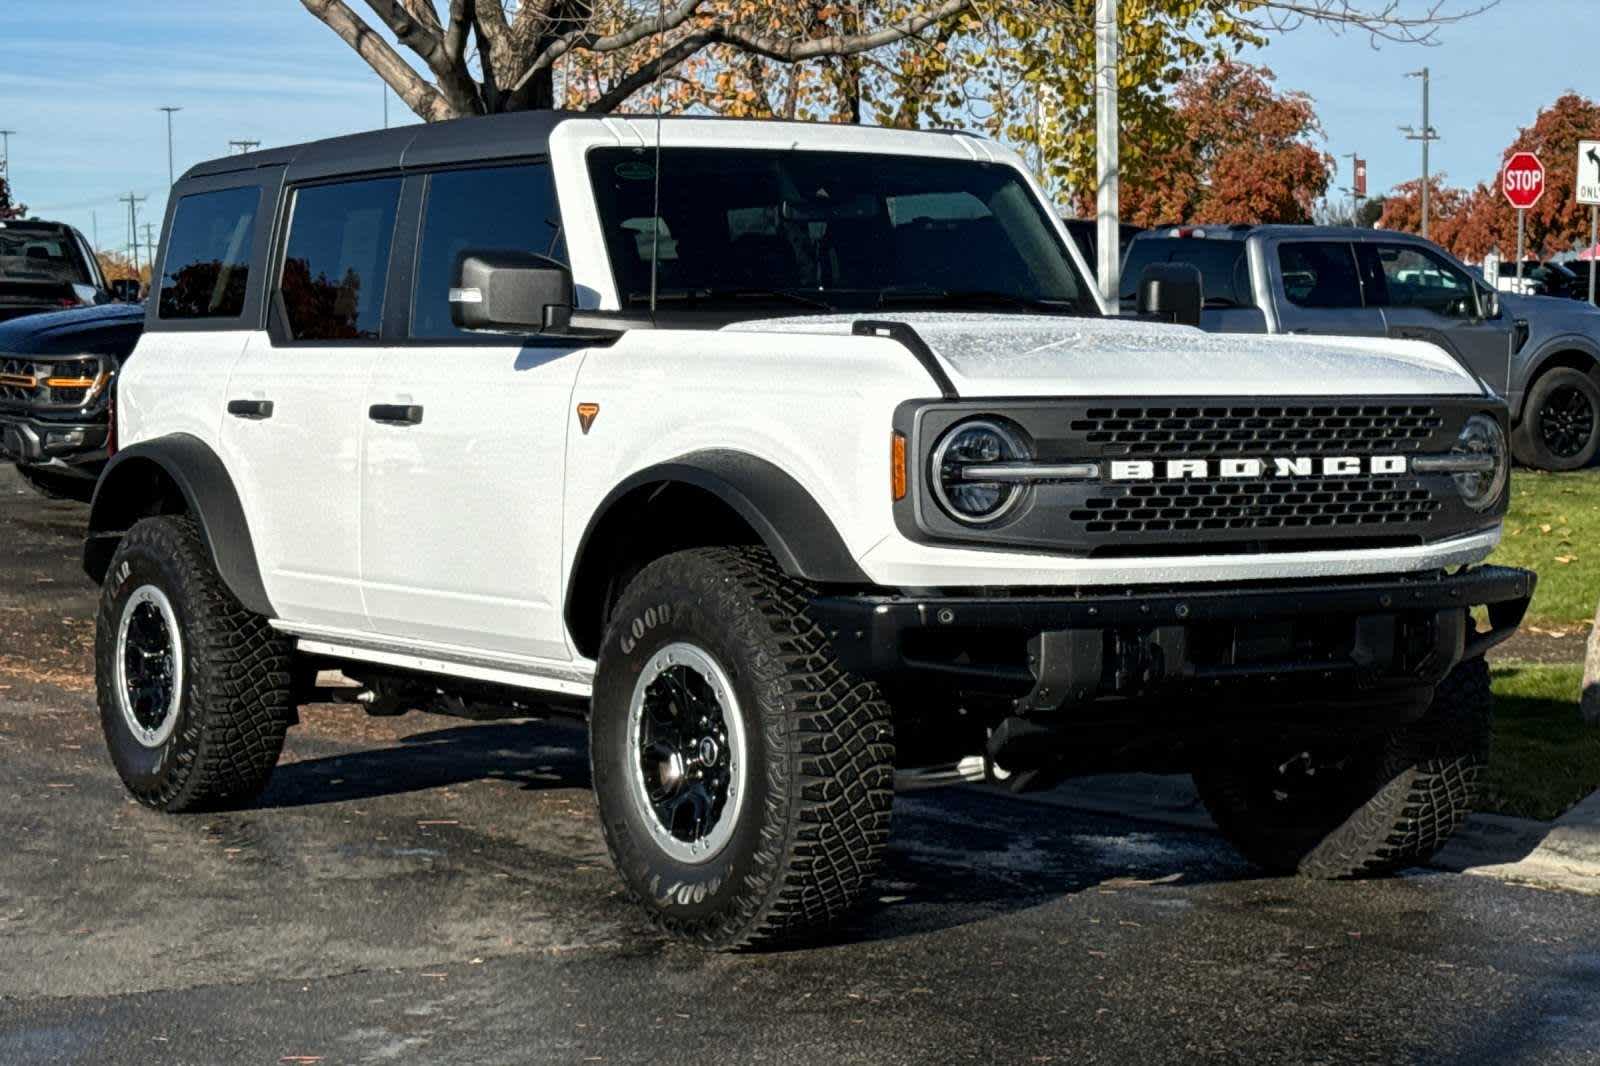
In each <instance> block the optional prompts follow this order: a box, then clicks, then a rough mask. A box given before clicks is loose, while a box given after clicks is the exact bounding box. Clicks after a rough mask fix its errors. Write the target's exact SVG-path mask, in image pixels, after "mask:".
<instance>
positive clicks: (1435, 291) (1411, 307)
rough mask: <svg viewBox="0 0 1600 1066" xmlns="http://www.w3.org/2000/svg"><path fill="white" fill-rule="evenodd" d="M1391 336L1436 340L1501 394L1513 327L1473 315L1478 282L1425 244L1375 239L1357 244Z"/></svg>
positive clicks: (1503, 322) (1475, 310) (1502, 320)
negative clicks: (1361, 245) (1374, 242)
mask: <svg viewBox="0 0 1600 1066" xmlns="http://www.w3.org/2000/svg"><path fill="white" fill-rule="evenodd" d="M1361 257H1362V267H1363V270H1364V272H1365V273H1366V275H1367V276H1368V277H1369V278H1370V279H1371V282H1372V284H1373V285H1374V287H1376V288H1378V289H1380V290H1381V297H1380V299H1379V300H1378V302H1379V303H1380V305H1381V306H1382V308H1383V317H1384V322H1385V323H1386V324H1387V327H1388V333H1389V335H1390V336H1391V337H1398V338H1403V339H1408V340H1426V341H1431V342H1433V343H1435V344H1438V345H1439V346H1440V347H1441V348H1443V349H1444V350H1445V351H1447V352H1449V353H1450V354H1451V355H1453V356H1455V358H1456V359H1458V360H1459V361H1461V362H1462V363H1464V364H1465V365H1466V366H1467V368H1468V369H1470V370H1471V371H1472V372H1473V373H1475V374H1477V375H1478V376H1479V377H1481V378H1483V379H1484V380H1485V381H1487V382H1488V383H1489V385H1490V387H1491V388H1493V389H1494V390H1495V391H1497V392H1499V393H1500V394H1501V395H1504V394H1505V390H1506V382H1507V376H1508V373H1509V370H1510V358H1511V333H1512V326H1511V323H1510V321H1509V320H1508V319H1505V318H1500V319H1488V320H1486V319H1483V318H1480V317H1479V315H1478V299H1479V297H1478V287H1477V284H1476V283H1475V282H1474V281H1473V280H1472V279H1471V278H1470V277H1468V276H1467V275H1466V274H1465V273H1463V272H1462V271H1460V270H1458V269H1457V268H1456V267H1455V266H1454V265H1452V264H1451V263H1449V262H1448V261H1446V260H1445V259H1444V258H1443V257H1441V256H1439V255H1437V254H1436V253H1434V252H1432V251H1430V250H1429V249H1427V248H1423V247H1420V246H1418V245H1410V244H1375V245H1369V246H1363V247H1362V249H1361Z"/></svg>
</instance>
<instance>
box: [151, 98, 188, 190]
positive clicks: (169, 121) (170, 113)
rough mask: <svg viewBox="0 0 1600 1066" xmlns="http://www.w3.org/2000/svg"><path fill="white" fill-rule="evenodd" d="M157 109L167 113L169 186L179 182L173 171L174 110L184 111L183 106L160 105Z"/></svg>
mask: <svg viewBox="0 0 1600 1066" xmlns="http://www.w3.org/2000/svg"><path fill="white" fill-rule="evenodd" d="M156 110H157V111H165V112H166V113H167V188H169V189H170V188H172V186H173V185H175V184H177V177H176V175H174V174H173V171H172V116H173V113H174V112H177V111H182V110H183V108H181V107H158V108H156Z"/></svg>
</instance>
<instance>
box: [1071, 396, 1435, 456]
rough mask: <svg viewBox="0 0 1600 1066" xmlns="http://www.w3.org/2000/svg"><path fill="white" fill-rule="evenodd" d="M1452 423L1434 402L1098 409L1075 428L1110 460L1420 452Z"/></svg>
mask: <svg viewBox="0 0 1600 1066" xmlns="http://www.w3.org/2000/svg"><path fill="white" fill-rule="evenodd" d="M1443 425H1444V420H1443V418H1441V417H1440V415H1439V412H1438V410H1437V409H1436V408H1435V407H1433V406H1432V405H1430V404H1361V405H1356V404H1337V405H1335V404H1328V405H1321V404H1318V405H1300V404H1295V405H1292V406H1290V405H1278V404H1273V405H1261V406H1254V405H1252V406H1238V405H1235V404H1228V405H1226V406H1223V405H1217V406H1204V407H1199V406H1183V407H1177V406H1173V407H1143V406H1139V407H1122V406H1118V407H1091V408H1089V409H1088V410H1086V411H1084V412H1083V415H1082V417H1079V418H1075V419H1073V420H1072V422H1071V424H1070V428H1071V429H1072V431H1073V432H1074V433H1076V434H1081V435H1082V438H1083V439H1084V440H1086V441H1088V442H1089V443H1090V444H1092V445H1096V446H1097V449H1098V453H1099V454H1101V455H1105V456H1108V457H1113V458H1117V457H1122V456H1129V457H1135V458H1137V457H1143V456H1161V457H1164V458H1183V457H1185V456H1191V455H1262V454H1270V455H1282V456H1292V455H1322V454H1328V453H1333V454H1338V455H1357V454H1371V453H1380V454H1391V453H1404V452H1412V451H1417V450H1418V449H1420V448H1421V446H1422V444H1423V442H1425V441H1426V440H1427V439H1428V438H1429V437H1430V436H1432V435H1433V434H1434V433H1435V432H1436V431H1437V430H1438V429H1439V428H1440V427H1441V426H1443Z"/></svg>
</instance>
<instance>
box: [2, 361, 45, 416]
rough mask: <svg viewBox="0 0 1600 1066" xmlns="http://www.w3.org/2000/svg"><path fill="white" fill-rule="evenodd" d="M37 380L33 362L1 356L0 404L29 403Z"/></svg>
mask: <svg viewBox="0 0 1600 1066" xmlns="http://www.w3.org/2000/svg"><path fill="white" fill-rule="evenodd" d="M36 380H37V378H36V376H35V374H34V369H33V360H31V359H17V358H14V357H10V356H0V404H25V403H27V402H29V401H30V400H32V399H33V389H34V382H35V381H36Z"/></svg>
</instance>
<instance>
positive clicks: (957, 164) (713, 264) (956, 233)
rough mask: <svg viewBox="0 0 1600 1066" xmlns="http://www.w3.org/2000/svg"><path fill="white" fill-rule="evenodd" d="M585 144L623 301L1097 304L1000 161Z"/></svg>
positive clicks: (1022, 185) (1044, 307) (834, 305)
mask: <svg viewBox="0 0 1600 1066" xmlns="http://www.w3.org/2000/svg"><path fill="white" fill-rule="evenodd" d="M661 156H662V159H661V171H662V172H661V182H660V189H661V207H660V216H659V221H658V219H657V214H656V211H655V201H656V180H655V178H656V173H655V152H654V151H653V150H643V151H639V150H633V149H600V150H596V151H593V152H591V153H590V154H589V173H590V177H591V180H592V181H593V183H594V187H595V200H596V204H597V206H598V209H599V214H600V224H601V226H602V227H603V229H604V231H605V239H606V249H607V252H608V253H609V255H610V258H611V267H612V270H613V271H614V273H615V276H616V281H617V291H618V294H619V296H620V298H621V301H622V306H623V308H625V309H628V308H639V307H648V306H649V304H650V285H651V277H650V276H651V259H652V256H654V257H655V259H656V271H657V278H656V285H657V297H658V307H659V308H661V309H663V310H666V309H681V310H696V311H698V310H718V311H725V310H737V311H743V310H747V309H752V308H761V309H763V310H765V309H768V308H773V307H777V308H785V309H790V310H800V311H804V310H816V311H834V310H839V311H859V310H870V309H875V308H886V307H893V308H906V307H927V308H935V309H944V310H949V309H982V310H1002V311H1006V310H1021V311H1046V312H1055V313H1062V314H1096V313H1098V308H1097V307H1096V305H1095V303H1094V298H1093V297H1092V296H1090V295H1089V290H1088V289H1087V287H1086V286H1085V285H1084V283H1083V280H1082V279H1081V278H1080V277H1079V276H1078V272H1077V270H1076V269H1074V267H1073V265H1072V260H1071V259H1070V258H1069V255H1068V253H1067V250H1066V248H1065V246H1064V245H1063V243H1062V241H1061V238H1060V236H1059V234H1058V233H1057V231H1056V229H1055V227H1054V224H1053V223H1052V221H1051V219H1050V218H1049V216H1047V215H1046V214H1045V212H1044V210H1043V209H1042V207H1041V206H1040V204H1039V202H1038V200H1037V199H1036V198H1035V197H1034V195H1033V193H1032V192H1031V191H1030V190H1029V188H1028V186H1027V184H1026V182H1025V181H1024V180H1023V179H1022V177H1021V175H1019V174H1018V173H1017V172H1016V171H1014V170H1013V169H1012V168H1010V167H1007V166H1001V165H995V164H984V163H976V162H968V161H965V160H943V159H928V158H923V157H916V156H895V155H883V154H853V153H841V152H802V151H757V150H751V149H723V148H669V149H666V150H664V151H663V152H662V153H661Z"/></svg>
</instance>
